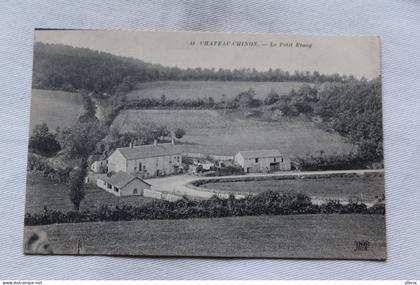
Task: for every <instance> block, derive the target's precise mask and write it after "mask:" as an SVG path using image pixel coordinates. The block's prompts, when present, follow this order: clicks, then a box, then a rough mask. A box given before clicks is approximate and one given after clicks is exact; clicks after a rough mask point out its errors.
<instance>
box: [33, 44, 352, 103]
mask: <svg viewBox="0 0 420 285" xmlns="http://www.w3.org/2000/svg"><path fill="white" fill-rule="evenodd" d="M34 59H35V60H34V67H33V68H34V72H33V74H34V76H33V88H41V89H53V90H64V91H78V90H86V91H88V92H93V93H94V94H96V95H98V96H100V95H103V94H104V93H107V94H121V93H125V92H127V91H129V90H131V89H134V88H135V86H136V84H137V83H141V82H150V81H158V80H217V81H273V82H283V81H300V82H308V83H322V82H341V83H343V82H347V81H349V80H350V81H351V80H353V79H355V78H354V77H353V76H346V75H339V74H332V75H325V74H321V73H319V72H318V71H313V72H310V71H295V72H289V71H283V70H281V69H279V68H277V69H272V68H270V69H268V70H266V71H258V70H256V69H255V68H244V69H233V70H231V69H223V68H220V69H215V68H211V69H210V68H200V67H197V68H178V67H165V66H162V65H159V64H151V63H146V62H144V61H142V60H139V59H134V58H128V57H121V56H116V55H112V54H109V53H104V52H98V51H94V50H90V49H87V48H75V47H72V46H65V45H60V44H44V43H40V42H37V43H35V45H34Z"/></svg>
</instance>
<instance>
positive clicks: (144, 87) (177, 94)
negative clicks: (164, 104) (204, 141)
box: [127, 81, 305, 101]
mask: <svg viewBox="0 0 420 285" xmlns="http://www.w3.org/2000/svg"><path fill="white" fill-rule="evenodd" d="M303 84H305V83H302V82H246V81H238V82H235V81H157V82H148V83H141V84H138V85H137V89H136V90H133V91H131V92H130V93H128V95H127V97H128V98H129V99H137V98H157V99H160V97H161V96H162V94H165V95H166V98H167V99H173V100H176V99H189V98H203V99H204V98H208V97H213V99H214V100H215V101H220V100H221V99H222V95H223V94H225V95H226V99H232V98H234V97H235V96H236V95H238V94H239V93H241V92H243V91H247V90H248V89H250V88H252V89H254V91H255V93H256V98H259V99H264V98H265V97H267V94H268V93H269V92H270V91H271V89H274V90H275V91H276V92H277V93H278V94H279V95H280V96H282V95H288V94H289V92H290V91H292V89H299V88H300V87H301V86H302V85H303Z"/></svg>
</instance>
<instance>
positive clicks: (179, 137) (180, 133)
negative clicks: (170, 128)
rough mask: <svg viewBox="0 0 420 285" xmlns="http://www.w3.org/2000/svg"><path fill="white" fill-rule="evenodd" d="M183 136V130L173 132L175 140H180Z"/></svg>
mask: <svg viewBox="0 0 420 285" xmlns="http://www.w3.org/2000/svg"><path fill="white" fill-rule="evenodd" d="M184 135H185V130H184V129H180V128H178V129H176V130H175V137H176V138H177V139H181V138H182V137H183V136H184Z"/></svg>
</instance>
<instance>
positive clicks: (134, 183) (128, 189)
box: [96, 172, 151, 196]
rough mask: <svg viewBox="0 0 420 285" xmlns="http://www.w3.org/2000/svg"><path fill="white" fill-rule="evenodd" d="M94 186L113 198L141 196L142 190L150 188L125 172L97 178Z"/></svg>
mask: <svg viewBox="0 0 420 285" xmlns="http://www.w3.org/2000/svg"><path fill="white" fill-rule="evenodd" d="M96 185H97V186H98V187H99V188H102V189H104V190H106V191H107V192H109V193H112V194H114V195H115V196H130V195H140V196H143V193H144V190H145V189H150V188H151V185H150V184H149V183H147V182H146V181H144V180H143V179H141V178H140V177H137V176H133V175H130V174H127V173H125V172H118V173H115V174H112V175H108V176H107V177H105V178H99V179H97V180H96Z"/></svg>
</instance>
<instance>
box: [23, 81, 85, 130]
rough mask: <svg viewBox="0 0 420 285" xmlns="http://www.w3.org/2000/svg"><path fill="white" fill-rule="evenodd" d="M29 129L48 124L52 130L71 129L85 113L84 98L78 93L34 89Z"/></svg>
mask: <svg viewBox="0 0 420 285" xmlns="http://www.w3.org/2000/svg"><path fill="white" fill-rule="evenodd" d="M31 96H32V97H31V115H30V125H29V129H30V130H32V129H33V128H34V127H35V125H38V124H42V123H47V125H48V127H49V128H50V130H52V131H54V130H55V128H56V127H60V128H61V129H64V128H68V127H71V126H72V125H73V124H74V123H75V122H76V121H77V118H78V117H79V116H80V115H81V114H82V113H83V101H82V96H81V95H79V94H78V93H72V92H64V91H53V90H40V89H32V95H31Z"/></svg>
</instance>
